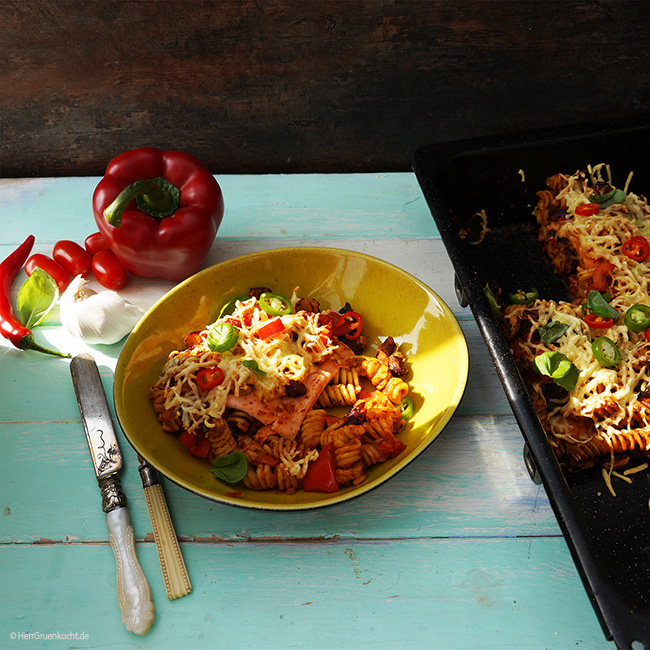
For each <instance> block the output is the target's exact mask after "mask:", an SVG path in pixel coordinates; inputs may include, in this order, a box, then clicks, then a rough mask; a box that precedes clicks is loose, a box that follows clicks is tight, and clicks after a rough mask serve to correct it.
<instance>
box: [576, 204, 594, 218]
mask: <svg viewBox="0 0 650 650" xmlns="http://www.w3.org/2000/svg"><path fill="white" fill-rule="evenodd" d="M599 212H600V206H599V205H598V203H581V204H580V205H578V206H576V209H575V213H576V214H577V215H578V216H580V217H591V216H593V215H594V214H598V213H599Z"/></svg>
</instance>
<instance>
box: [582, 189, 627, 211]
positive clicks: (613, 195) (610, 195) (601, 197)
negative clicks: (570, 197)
mask: <svg viewBox="0 0 650 650" xmlns="http://www.w3.org/2000/svg"><path fill="white" fill-rule="evenodd" d="M626 198H627V194H626V193H625V192H624V191H623V190H619V189H616V190H612V191H611V192H607V194H592V195H591V196H590V197H589V200H590V201H591V202H592V203H598V205H600V207H601V208H608V207H609V206H610V205H614V203H623V201H625V199H626Z"/></svg>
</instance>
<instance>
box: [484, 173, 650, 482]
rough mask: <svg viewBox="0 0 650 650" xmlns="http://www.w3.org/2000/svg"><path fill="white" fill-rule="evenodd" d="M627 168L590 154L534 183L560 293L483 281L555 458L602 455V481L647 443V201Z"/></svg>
mask: <svg viewBox="0 0 650 650" xmlns="http://www.w3.org/2000/svg"><path fill="white" fill-rule="evenodd" d="M630 180H631V175H630V176H629V177H628V178H627V181H626V183H625V184H624V186H623V187H620V188H619V187H616V186H615V185H614V183H613V181H612V178H611V173H610V169H609V168H608V167H607V166H606V165H598V166H596V167H593V168H592V167H589V168H587V169H586V170H583V171H579V172H576V173H574V174H562V173H558V174H555V175H553V176H551V177H550V178H548V179H547V183H546V184H547V188H546V189H543V190H541V191H539V192H538V193H537V197H538V202H537V206H536V207H535V209H534V215H535V217H536V220H537V223H538V224H539V230H538V238H539V240H540V242H541V243H542V246H543V250H544V252H545V253H546V255H547V256H548V259H549V260H550V263H551V265H552V267H553V270H554V272H555V273H556V274H557V275H559V276H560V277H561V278H562V279H563V280H564V281H565V283H566V285H567V287H568V289H569V293H570V298H571V299H572V301H571V302H568V301H567V302H563V301H559V302H554V301H552V300H548V299H545V298H544V296H539V295H538V294H537V290H536V289H535V288H534V287H521V288H520V290H517V291H515V292H514V293H513V294H509V295H503V294H502V292H500V291H499V289H498V288H487V289H488V292H489V291H490V289H491V290H492V297H493V298H496V300H497V302H498V304H499V305H500V307H502V308H503V313H502V316H503V317H502V318H501V319H500V323H501V325H502V329H503V332H504V334H505V336H506V338H507V340H508V341H509V344H510V348H511V351H512V353H513V355H514V359H515V361H516V363H517V366H518V368H519V370H520V373H521V375H522V378H523V379H524V382H525V383H526V385H527V388H528V391H529V393H530V395H531V399H532V402H533V404H534V406H535V409H536V412H537V414H538V416H539V418H540V421H541V423H542V425H543V426H544V429H545V430H546V432H547V435H548V439H549V441H550V444H551V446H552V447H553V449H554V452H555V454H556V456H557V458H558V460H559V461H560V463H561V464H562V465H563V466H565V467H566V468H567V469H569V470H571V471H576V470H581V469H583V468H586V467H589V466H592V465H594V464H599V465H602V467H603V474H604V476H605V477H606V480H607V481H608V486H609V487H610V490H612V488H611V477H612V476H613V475H614V476H617V477H619V478H622V479H624V480H626V481H628V482H629V481H630V480H631V479H630V475H631V474H633V473H635V472H636V471H639V470H641V469H645V468H646V467H647V464H646V462H645V461H647V459H648V456H649V455H650V276H649V272H650V266H649V264H650V258H649V252H650V251H649V247H648V239H649V238H650V209H649V207H648V202H647V199H646V198H645V197H644V196H641V195H638V196H637V195H635V194H634V193H632V192H630V191H629V185H630ZM488 297H490V296H488Z"/></svg>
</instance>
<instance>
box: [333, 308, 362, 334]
mask: <svg viewBox="0 0 650 650" xmlns="http://www.w3.org/2000/svg"><path fill="white" fill-rule="evenodd" d="M362 329H363V318H362V317H361V316H360V315H359V314H357V312H356V311H346V312H345V314H343V315H342V316H341V317H340V318H339V319H338V320H337V321H336V323H334V330H333V331H334V335H335V336H338V337H339V338H340V337H341V336H345V338H346V339H348V340H350V341H353V340H354V339H358V338H359V336H360V335H361V330H362Z"/></svg>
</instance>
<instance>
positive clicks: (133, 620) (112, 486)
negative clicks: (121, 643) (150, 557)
mask: <svg viewBox="0 0 650 650" xmlns="http://www.w3.org/2000/svg"><path fill="white" fill-rule="evenodd" d="M70 373H71V375H72V383H73V385H74V389H75V393H76V395H77V403H78V404H79V412H80V413H81V419H82V420H83V426H84V430H85V432H86V440H87V441H88V448H89V450H90V456H91V458H92V461H93V466H94V468H95V475H96V477H97V482H98V484H99V487H100V489H101V493H102V509H103V510H104V512H105V513H106V525H107V527H108V533H109V534H108V539H109V542H110V544H111V547H112V549H113V553H114V554H115V561H116V563H117V601H118V603H119V606H120V609H121V611H122V622H123V623H124V625H125V626H126V629H127V630H129V632H133V633H135V634H146V633H147V632H148V631H149V628H150V627H151V625H152V623H153V621H154V619H155V612H156V608H155V607H154V604H153V602H152V600H151V588H150V587H149V583H148V582H147V578H146V577H145V575H144V572H143V571H142V567H141V566H140V562H139V561H138V556H137V553H136V549H135V533H134V531H133V526H132V525H131V517H130V515H129V511H128V509H127V507H126V497H125V496H124V493H123V492H122V486H121V484H120V479H119V477H118V472H119V470H120V469H121V468H122V454H121V453H120V448H119V445H118V443H117V437H116V435H115V429H114V428H113V420H112V418H111V413H110V410H109V408H108V402H107V400H106V393H104V387H103V385H102V380H101V377H100V375H99V369H98V368H97V364H96V363H95V360H94V359H93V358H92V357H91V356H90V355H89V354H80V355H77V356H75V357H73V359H72V361H71V362H70Z"/></svg>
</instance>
